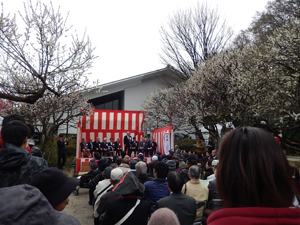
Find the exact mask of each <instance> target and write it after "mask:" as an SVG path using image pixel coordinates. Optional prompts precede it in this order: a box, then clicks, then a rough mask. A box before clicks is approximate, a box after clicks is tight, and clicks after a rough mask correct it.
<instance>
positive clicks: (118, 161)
mask: <svg viewBox="0 0 300 225" xmlns="http://www.w3.org/2000/svg"><path fill="white" fill-rule="evenodd" d="M116 163H117V165H118V166H119V165H120V164H121V163H122V158H120V157H119V158H117V159H116Z"/></svg>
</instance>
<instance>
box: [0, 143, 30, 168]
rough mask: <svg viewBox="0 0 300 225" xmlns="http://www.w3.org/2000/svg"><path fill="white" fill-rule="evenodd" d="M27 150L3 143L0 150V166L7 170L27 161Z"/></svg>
mask: <svg viewBox="0 0 300 225" xmlns="http://www.w3.org/2000/svg"><path fill="white" fill-rule="evenodd" d="M27 156H29V152H28V151H27V150H26V149H23V148H19V147H17V146H15V145H13V144H9V143H5V144H3V146H2V150H1V151H0V168H1V169H5V170H9V169H12V168H16V167H20V166H22V165H23V164H25V163H27V162H28V160H29V159H28V157H27Z"/></svg>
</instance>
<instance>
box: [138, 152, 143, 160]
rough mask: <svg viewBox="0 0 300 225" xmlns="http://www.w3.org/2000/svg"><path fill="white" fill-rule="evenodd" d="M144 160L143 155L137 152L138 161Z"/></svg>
mask: <svg viewBox="0 0 300 225" xmlns="http://www.w3.org/2000/svg"><path fill="white" fill-rule="evenodd" d="M143 160H144V155H143V153H139V154H138V161H143Z"/></svg>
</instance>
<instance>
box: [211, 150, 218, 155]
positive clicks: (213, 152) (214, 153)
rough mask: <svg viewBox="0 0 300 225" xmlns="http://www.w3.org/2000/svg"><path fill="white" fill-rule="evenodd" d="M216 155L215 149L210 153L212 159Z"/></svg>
mask: <svg viewBox="0 0 300 225" xmlns="http://www.w3.org/2000/svg"><path fill="white" fill-rule="evenodd" d="M216 155H217V150H215V149H214V150H212V151H211V156H212V157H215V156H216Z"/></svg>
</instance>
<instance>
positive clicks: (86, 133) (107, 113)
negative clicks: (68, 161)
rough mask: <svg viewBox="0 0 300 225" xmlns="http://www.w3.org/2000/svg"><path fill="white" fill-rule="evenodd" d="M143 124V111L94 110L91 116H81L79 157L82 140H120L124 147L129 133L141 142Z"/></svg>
mask: <svg viewBox="0 0 300 225" xmlns="http://www.w3.org/2000/svg"><path fill="white" fill-rule="evenodd" d="M143 122H144V113H143V112H141V111H124V110H93V114H92V115H91V116H81V117H80V121H79V123H78V133H77V157H78V156H80V154H79V153H80V149H79V143H80V142H81V139H82V138H85V140H86V141H88V140H89V139H90V138H92V139H93V141H95V139H96V138H97V137H99V138H100V141H101V142H102V141H103V138H105V137H106V138H107V141H109V139H110V138H113V139H114V141H116V140H117V138H120V142H121V144H122V147H123V137H124V136H125V135H126V133H127V131H129V132H130V135H131V136H132V137H136V139H137V141H140V140H141V138H142V137H143V136H144V132H143Z"/></svg>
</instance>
